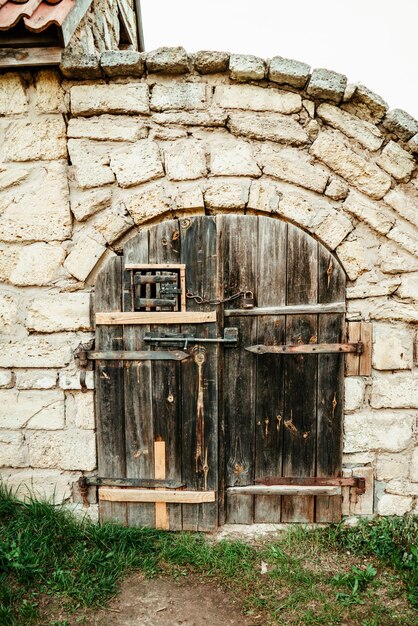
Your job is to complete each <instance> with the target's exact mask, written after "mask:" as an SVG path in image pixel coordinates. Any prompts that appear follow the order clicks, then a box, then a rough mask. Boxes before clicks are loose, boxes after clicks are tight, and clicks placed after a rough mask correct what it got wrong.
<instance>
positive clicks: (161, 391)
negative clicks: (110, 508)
mask: <svg viewBox="0 0 418 626" xmlns="http://www.w3.org/2000/svg"><path fill="white" fill-rule="evenodd" d="M180 245H181V242H180V231H179V222H178V220H167V221H164V222H162V223H161V224H156V225H155V226H153V227H151V228H150V231H149V262H150V263H179V262H180V256H181V254H180ZM150 328H151V330H152V331H158V332H161V331H164V330H170V332H178V331H179V330H180V327H179V326H173V325H170V327H169V329H167V327H164V326H161V325H160V326H158V325H151V327H150ZM151 371H152V419H153V432H154V437H155V439H156V440H161V441H164V442H165V450H166V467H167V472H166V476H167V478H168V479H170V480H182V468H181V454H182V441H181V431H182V407H181V401H182V394H181V366H180V363H177V362H175V361H152V362H151ZM167 511H168V517H169V527H170V530H181V528H182V505H181V504H168V505H167Z"/></svg>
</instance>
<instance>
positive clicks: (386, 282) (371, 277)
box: [346, 269, 401, 300]
mask: <svg viewBox="0 0 418 626" xmlns="http://www.w3.org/2000/svg"><path fill="white" fill-rule="evenodd" d="M400 282H401V279H400V277H399V276H389V277H388V276H384V275H383V274H382V273H381V272H380V271H379V270H377V269H372V270H371V271H369V272H365V273H364V274H362V275H361V276H359V278H357V280H356V282H355V283H354V284H352V285H348V287H347V291H346V294H347V298H349V299H351V300H352V299H353V298H374V297H376V296H386V295H391V294H393V293H394V292H395V291H396V290H397V288H398V287H399V284H400Z"/></svg>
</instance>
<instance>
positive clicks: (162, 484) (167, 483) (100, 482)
mask: <svg viewBox="0 0 418 626" xmlns="http://www.w3.org/2000/svg"><path fill="white" fill-rule="evenodd" d="M78 484H79V487H80V491H81V489H83V488H84V487H142V488H143V489H157V488H163V489H181V488H182V487H184V483H183V482H181V481H179V480H159V479H157V478H104V477H101V476H82V477H81V478H79V480H78Z"/></svg>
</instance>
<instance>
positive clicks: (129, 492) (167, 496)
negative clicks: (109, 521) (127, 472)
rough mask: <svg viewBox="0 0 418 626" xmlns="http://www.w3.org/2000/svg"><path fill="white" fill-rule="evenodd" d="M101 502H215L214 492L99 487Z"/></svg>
mask: <svg viewBox="0 0 418 626" xmlns="http://www.w3.org/2000/svg"><path fill="white" fill-rule="evenodd" d="M99 500H106V501H107V502H167V503H172V504H176V503H177V504H201V503H203V502H215V492H214V491H170V490H166V489H164V490H163V489H161V491H153V490H152V489H118V488H117V487H114V488H112V487H99Z"/></svg>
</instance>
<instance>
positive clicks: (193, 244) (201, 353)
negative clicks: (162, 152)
mask: <svg viewBox="0 0 418 626" xmlns="http://www.w3.org/2000/svg"><path fill="white" fill-rule="evenodd" d="M216 232H217V225H216V222H215V220H214V219H213V218H212V217H206V216H199V217H195V218H193V219H185V220H181V222H180V237H181V262H182V263H185V264H186V289H187V291H188V292H192V293H194V294H199V295H202V296H204V297H205V298H207V299H214V298H216V296H217V284H216V277H217V257H216V241H217V236H216ZM214 308H215V305H213V304H208V303H207V304H198V303H196V302H195V301H194V300H192V299H189V301H188V303H187V309H188V311H213V310H214ZM182 332H190V333H196V334H198V335H199V336H201V337H209V338H215V337H216V336H217V325H216V324H214V323H211V324H199V327H198V328H196V326H188V325H182ZM190 346H191V348H192V357H191V358H189V359H186V360H184V361H183V362H182V363H181V369H182V390H183V393H182V408H183V428H182V437H183V453H182V465H183V480H185V482H186V485H187V488H189V489H194V490H202V489H203V490H207V489H214V490H217V489H218V355H219V344H206V345H204V346H202V345H201V346H199V345H196V346H195V347H194V348H193V343H191V344H190ZM217 523H218V505H217V502H214V503H206V504H198V505H193V506H192V505H185V506H183V528H184V529H185V530H202V531H210V530H214V529H215V528H216V526H217Z"/></svg>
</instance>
